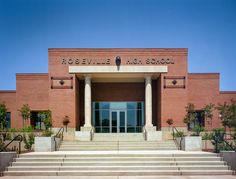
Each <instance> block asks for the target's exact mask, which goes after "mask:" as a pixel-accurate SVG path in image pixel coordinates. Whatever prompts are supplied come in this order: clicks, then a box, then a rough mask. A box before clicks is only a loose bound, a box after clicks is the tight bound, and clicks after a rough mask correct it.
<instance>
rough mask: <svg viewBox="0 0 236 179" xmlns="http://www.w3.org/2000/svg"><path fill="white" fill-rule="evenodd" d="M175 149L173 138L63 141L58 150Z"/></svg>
mask: <svg viewBox="0 0 236 179" xmlns="http://www.w3.org/2000/svg"><path fill="white" fill-rule="evenodd" d="M108 150H110V151H111V150H116V151H121V150H177V147H176V145H175V143H174V142H173V140H169V141H159V142H148V141H104V142H102V141H92V142H82V141H63V142H62V143H61V146H60V149H59V151H108Z"/></svg>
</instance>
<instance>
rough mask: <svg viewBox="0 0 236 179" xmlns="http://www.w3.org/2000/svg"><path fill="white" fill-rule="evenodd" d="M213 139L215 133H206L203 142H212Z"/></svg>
mask: <svg viewBox="0 0 236 179" xmlns="http://www.w3.org/2000/svg"><path fill="white" fill-rule="evenodd" d="M212 139H213V133H205V134H204V135H203V136H202V140H212Z"/></svg>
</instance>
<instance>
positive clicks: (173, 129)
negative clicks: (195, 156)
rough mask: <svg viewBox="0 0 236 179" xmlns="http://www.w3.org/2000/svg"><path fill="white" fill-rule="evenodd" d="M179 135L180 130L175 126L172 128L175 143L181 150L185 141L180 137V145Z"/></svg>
mask: <svg viewBox="0 0 236 179" xmlns="http://www.w3.org/2000/svg"><path fill="white" fill-rule="evenodd" d="M177 133H179V131H178V129H177V128H176V127H175V126H172V136H173V140H174V141H175V144H176V145H177V147H178V149H179V150H181V149H182V148H181V143H182V140H183V137H180V142H179V144H178V142H177V140H176V135H175V134H177Z"/></svg>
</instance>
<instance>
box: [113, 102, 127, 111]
mask: <svg viewBox="0 0 236 179" xmlns="http://www.w3.org/2000/svg"><path fill="white" fill-rule="evenodd" d="M110 109H126V102H111V103H110Z"/></svg>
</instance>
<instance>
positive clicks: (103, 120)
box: [92, 102, 144, 133]
mask: <svg viewBox="0 0 236 179" xmlns="http://www.w3.org/2000/svg"><path fill="white" fill-rule="evenodd" d="M92 106H93V126H94V127H95V130H96V132H98V133H99V132H101V133H110V132H121V133H122V132H142V127H143V125H144V103H143V102H93V105H92ZM117 129H119V130H117Z"/></svg>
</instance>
